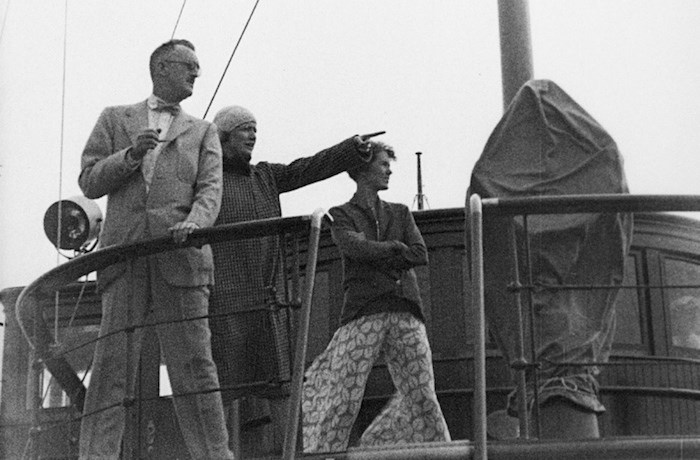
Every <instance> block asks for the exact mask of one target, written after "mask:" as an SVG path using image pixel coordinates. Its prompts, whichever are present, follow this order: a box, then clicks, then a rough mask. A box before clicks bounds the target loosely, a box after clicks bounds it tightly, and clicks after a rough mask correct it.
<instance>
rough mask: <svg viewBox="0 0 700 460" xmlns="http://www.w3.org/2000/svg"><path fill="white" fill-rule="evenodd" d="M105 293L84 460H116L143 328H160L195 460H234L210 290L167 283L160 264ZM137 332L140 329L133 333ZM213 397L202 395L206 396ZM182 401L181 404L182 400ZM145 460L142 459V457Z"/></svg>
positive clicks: (138, 263)
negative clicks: (215, 355)
mask: <svg viewBox="0 0 700 460" xmlns="http://www.w3.org/2000/svg"><path fill="white" fill-rule="evenodd" d="M125 264H126V271H125V273H124V275H123V276H121V277H120V278H118V279H116V280H115V281H113V282H112V283H110V284H109V285H108V286H106V287H105V289H104V291H103V293H102V322H101V325H100V337H102V338H101V339H100V340H99V341H98V342H97V344H96V347H95V354H94V358H93V368H92V376H91V377H90V382H89V386H88V390H87V395H86V400H85V408H84V416H83V420H82V423H81V427H80V459H91V460H92V459H117V458H118V457H119V451H120V444H121V440H122V436H123V433H124V425H125V416H126V409H125V405H124V403H125V402H128V401H129V400H130V399H131V398H133V397H134V388H135V382H136V373H137V370H138V364H139V356H140V349H141V339H142V337H143V333H144V328H143V327H140V326H142V325H148V324H151V325H155V330H156V332H157V335H158V339H159V342H160V345H161V355H162V357H163V359H164V361H165V364H166V366H167V370H168V376H169V378H170V382H171V385H172V390H173V401H174V406H175V413H176V415H177V419H178V422H179V425H180V430H181V432H182V435H183V437H184V440H185V444H186V446H187V448H188V450H189V454H190V456H191V457H192V458H193V459H204V458H206V459H231V458H233V455H232V454H231V452H230V450H229V448H228V433H227V431H226V424H225V420H224V414H223V407H222V404H221V395H220V393H219V392H217V391H212V390H216V389H217V388H218V387H219V380H218V377H217V373H216V365H215V364H214V362H213V360H212V356H211V344H210V338H211V334H210V331H209V322H208V320H207V319H206V318H204V319H197V320H194V321H188V319H190V318H197V317H203V316H205V315H207V310H208V300H209V288H208V287H207V286H195V287H181V286H173V285H170V284H168V283H167V282H166V280H165V279H163V277H162V276H161V274H160V271H159V270H158V267H157V262H156V260H155V258H139V259H135V260H132V261H127V262H125ZM131 326H136V327H135V328H133V329H130V327H131ZM208 390H209V392H208V393H199V392H206V391H208ZM178 395H182V396H178ZM135 456H136V457H138V456H139V454H138V453H136V454H135Z"/></svg>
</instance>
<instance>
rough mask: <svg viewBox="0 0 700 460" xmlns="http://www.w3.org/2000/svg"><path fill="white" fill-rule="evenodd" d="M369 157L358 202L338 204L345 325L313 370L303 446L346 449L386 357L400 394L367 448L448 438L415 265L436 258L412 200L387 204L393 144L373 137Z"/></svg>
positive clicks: (358, 178) (336, 235)
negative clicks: (370, 381)
mask: <svg viewBox="0 0 700 460" xmlns="http://www.w3.org/2000/svg"><path fill="white" fill-rule="evenodd" d="M370 153H371V155H372V159H371V162H370V163H368V164H366V165H365V166H362V167H360V168H358V169H356V170H353V171H350V173H349V174H350V177H351V178H352V179H353V180H354V181H355V182H356V183H357V192H356V193H355V195H354V196H353V197H352V199H351V200H350V201H349V202H348V203H345V204H343V205H342V206H337V207H334V208H331V210H330V214H331V216H332V217H333V224H332V227H331V231H332V235H333V241H334V242H335V243H336V245H337V246H338V248H339V249H340V254H341V258H342V263H343V289H344V292H345V297H344V302H343V309H342V312H341V318H340V322H341V327H340V328H339V329H338V330H337V331H336V332H335V334H334V335H333V338H332V339H331V341H330V343H329V344H328V346H327V348H326V350H325V351H324V352H322V353H321V354H320V355H319V356H318V357H317V358H316V359H315V360H314V362H313V363H312V365H311V366H310V367H309V369H308V370H307V372H306V376H305V377H306V379H305V382H304V386H303V396H302V412H303V421H302V428H303V438H304V451H305V452H337V451H345V450H346V449H347V447H348V442H349V438H350V432H351V430H352V426H353V423H354V422H355V419H356V418H357V414H358V413H359V411H360V405H361V404H362V398H363V395H364V391H365V385H366V383H367V378H368V377H369V374H370V371H371V370H372V366H373V365H374V364H375V363H376V362H377V361H378V360H379V359H383V360H384V361H385V362H386V365H387V368H388V370H389V374H390V375H391V378H392V380H393V382H394V386H395V389H396V392H395V393H394V395H393V397H392V398H391V399H390V401H389V402H388V403H387V405H386V406H385V407H384V409H382V411H381V413H380V414H379V415H378V416H377V417H376V418H375V419H374V420H373V421H372V423H371V424H370V425H369V427H367V429H366V430H365V431H364V433H363V434H362V437H361V438H360V442H359V443H360V446H374V445H383V444H399V443H410V442H423V441H449V440H450V439H451V438H450V433H449V431H448V428H447V424H446V423H445V419H444V417H443V414H442V410H441V408H440V404H439V403H438V400H437V395H436V394H435V379H434V375H433V362H432V354H431V350H430V344H429V343H428V337H427V335H426V330H425V324H424V321H425V319H424V316H423V312H422V302H421V298H420V293H419V290H418V282H417V278H416V273H415V271H414V270H413V267H416V266H419V265H426V264H427V263H428V251H427V248H426V246H425V242H424V241H423V237H422V236H421V234H420V231H419V230H418V227H417V226H416V224H415V222H414V220H413V215H412V214H411V212H410V210H409V209H408V207H407V206H405V205H402V204H398V203H388V202H385V201H382V200H381V199H380V198H379V196H378V194H377V192H379V191H380V190H386V189H388V188H389V177H390V175H391V166H390V163H391V161H392V160H394V159H395V154H394V151H393V149H392V148H391V147H389V146H388V145H386V144H383V143H381V142H372V143H371V149H370Z"/></svg>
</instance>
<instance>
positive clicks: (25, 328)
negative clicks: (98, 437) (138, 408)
mask: <svg viewBox="0 0 700 460" xmlns="http://www.w3.org/2000/svg"><path fill="white" fill-rule="evenodd" d="M324 215H325V212H324V211H323V210H322V209H318V210H316V211H315V212H314V213H313V214H312V215H310V216H296V217H287V218H270V219H261V220H256V221H247V222H239V223H234V224H228V225H221V226H215V227H210V228H205V229H198V230H195V231H194V232H193V233H192V234H191V235H190V236H189V237H188V239H187V241H186V242H185V243H183V244H176V243H174V241H173V240H172V238H171V237H161V238H155V239H150V240H144V241H139V242H135V243H130V244H126V245H120V246H113V247H108V248H103V249H99V250H96V251H94V252H91V253H88V254H85V255H81V256H79V257H76V258H74V259H72V260H70V261H68V262H66V263H64V264H62V265H59V266H57V267H55V268H54V269H52V270H50V271H48V272H46V273H45V274H44V275H42V276H40V277H39V278H38V279H36V280H35V281H34V282H32V283H31V284H29V285H28V286H26V287H25V288H24V289H23V290H22V292H21V293H20V294H19V297H18V298H17V301H16V303H15V313H16V318H17V322H18V324H19V327H20V329H21V330H22V332H23V334H24V336H25V337H26V339H27V340H28V342H29V344H30V347H31V348H32V350H33V352H34V356H33V359H34V360H35V362H36V363H37V366H38V367H37V369H39V368H40V367H41V366H44V367H45V368H46V369H47V370H48V372H49V373H50V374H51V377H52V379H53V380H55V381H56V382H57V383H58V384H59V385H60V387H61V388H62V390H63V391H64V392H65V393H66V394H67V395H68V397H69V398H70V402H71V404H72V405H73V406H74V407H75V408H76V410H77V411H78V412H79V413H81V414H82V412H83V403H84V398H85V392H86V388H85V385H84V383H83V379H82V378H80V377H79V376H78V374H77V373H76V371H75V370H74V369H73V367H72V366H71V364H70V362H69V355H70V353H72V352H75V351H76V350H78V349H82V348H85V347H88V346H89V345H91V344H94V342H96V341H97V340H100V339H101V338H104V337H97V338H95V339H92V340H88V341H85V342H83V343H80V344H78V345H77V346H72V347H66V346H61V345H59V344H58V343H57V335H58V329H57V326H55V327H54V328H52V325H50V324H49V321H47V320H46V316H47V313H46V311H45V309H46V305H47V304H50V303H51V301H52V299H54V298H55V296H56V295H57V292H59V290H60V289H61V288H63V287H64V286H66V285H68V284H69V283H72V282H75V281H77V280H78V279H79V278H81V277H83V276H87V275H88V274H90V273H93V272H95V271H98V270H102V269H104V268H106V267H108V266H110V265H113V264H116V263H119V262H126V261H129V260H133V259H136V258H139V257H145V256H149V255H153V254H157V253H161V252H165V251H170V250H174V249H178V248H182V247H190V246H194V247H201V246H203V245H207V244H214V243H219V242H224V241H231V240H240V239H247V238H260V237H264V236H278V237H279V238H280V239H284V238H288V239H289V240H292V242H291V243H290V244H289V246H290V247H291V249H290V250H289V251H288V252H291V255H290V257H291V258H292V259H293V263H291V264H290V265H291V267H283V271H288V272H289V273H286V274H285V275H284V276H285V277H286V276H288V277H289V279H287V278H285V282H284V286H283V287H282V288H283V289H284V290H288V289H289V290H291V291H292V292H285V293H284V295H285V298H286V299H290V298H292V299H293V301H292V302H291V303H293V304H294V305H293V306H294V307H297V308H298V309H300V313H299V321H298V326H297V327H298V329H297V331H296V334H293V333H292V332H290V331H288V333H289V335H288V338H289V340H290V341H291V337H292V336H294V335H296V344H295V346H294V350H293V355H292V356H291V362H290V363H287V364H288V366H289V367H291V369H289V370H290V371H291V372H290V375H288V378H287V381H285V382H278V383H283V384H285V385H288V388H289V387H291V389H290V390H288V392H289V393H290V394H289V397H290V399H291V401H297V404H290V406H289V412H290V413H289V420H290V423H289V424H288V427H287V433H286V436H285V445H284V456H285V458H293V456H294V451H295V449H296V433H297V430H298V419H299V410H300V405H299V403H298V401H300V399H301V384H302V380H303V368H304V363H305V360H306V356H305V355H306V349H307V342H308V329H309V314H310V309H311V301H312V293H313V286H314V277H315V270H316V261H317V255H318V244H319V238H320V232H321V226H322V221H323V217H324ZM303 238H307V241H308V243H307V245H306V246H305V248H303V249H305V250H306V258H305V261H302V260H301V259H300V252H301V251H302V250H303V249H301V248H300V246H301V245H300V244H299V242H300V240H302V239H303ZM280 244H281V249H280V250H281V251H282V252H284V251H285V250H286V249H289V248H285V244H284V243H280ZM282 257H283V258H284V257H285V256H284V255H283V256H282ZM282 264H283V265H285V261H284V260H283V261H282ZM302 269H303V270H304V274H303V275H302V274H301V273H300V271H301V270H302ZM300 283H303V287H302V289H301V290H300V289H299V284H300ZM290 286H291V287H290ZM300 291H301V292H300ZM206 318H211V315H208V316H207V317H206ZM199 319H202V318H191V320H199ZM55 321H58V315H56V318H55ZM149 326H153V324H152V323H149V324H143V325H135V326H132V327H130V328H128V329H129V330H126V329H125V330H122V331H116V333H128V332H132V330H133V329H135V328H139V327H149ZM288 326H289V327H292V326H291V322H289V323H288ZM54 329H55V331H54ZM290 348H291V344H290ZM86 373H87V372H86ZM83 378H84V377H83ZM257 383H258V384H259V383H261V382H257ZM263 383H264V382H263ZM245 386H246V385H245V384H243V385H240V388H239V387H238V386H237V388H235V390H237V391H245V390H246V389H245V388H243V387H245ZM224 390H230V388H217V389H214V390H211V391H224ZM32 393H33V396H31V397H30V399H31V401H30V406H31V407H32V408H33V411H34V413H35V414H36V413H37V412H38V410H39V409H40V408H41V407H42V404H43V402H42V400H41V396H40V395H39V394H38V392H32ZM173 396H174V397H177V396H182V395H173ZM135 402H136V401H135V396H134V395H133V394H127V396H126V397H125V400H124V401H122V402H121V403H120V404H122V405H125V407H128V406H132V405H133V404H134V403H135ZM110 407H112V406H110ZM110 407H107V408H103V409H101V410H106V409H109V408H110ZM88 415H91V414H82V415H80V416H77V417H74V418H72V419H71V420H69V421H68V422H76V421H78V420H80V418H81V417H85V416H88ZM32 418H33V422H32V424H33V425H34V426H33V428H32V430H31V432H32V433H37V432H39V431H40V425H41V423H42V422H41V421H40V420H39V418H38V417H37V416H36V415H34V416H33V417H32ZM29 441H30V442H31V441H32V439H31V436H30V440H29ZM30 457H31V456H30Z"/></svg>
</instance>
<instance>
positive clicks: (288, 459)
mask: <svg viewBox="0 0 700 460" xmlns="http://www.w3.org/2000/svg"><path fill="white" fill-rule="evenodd" d="M324 215H325V212H324V211H323V210H322V209H317V210H316V211H314V213H313V215H312V216H311V234H310V235H309V245H308V248H307V256H306V272H305V276H304V292H303V294H302V303H301V314H300V317H299V331H298V332H297V338H296V348H295V349H294V363H293V367H292V389H291V394H290V396H289V406H288V413H287V423H289V425H288V426H287V431H286V433H285V435H284V450H283V452H282V458H283V459H284V460H292V459H293V458H294V456H295V452H296V445H297V430H298V429H299V413H300V412H301V392H302V385H303V383H304V366H305V364H306V347H307V345H308V342H309V319H310V317H311V301H312V298H313V292H314V281H315V277H316V260H317V259H318V241H319V239H320V236H321V223H322V220H323V216H324Z"/></svg>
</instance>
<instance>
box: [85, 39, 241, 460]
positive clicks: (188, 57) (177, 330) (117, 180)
mask: <svg viewBox="0 0 700 460" xmlns="http://www.w3.org/2000/svg"><path fill="white" fill-rule="evenodd" d="M150 72H151V79H152V81H153V94H152V95H151V96H150V97H149V98H148V99H147V100H145V101H142V102H139V103H137V104H134V105H126V106H118V107H109V108H107V109H105V110H104V111H103V112H102V114H101V115H100V117H99V120H98V121H97V124H96V126H95V127H94V129H93V131H92V134H91V135H90V138H89V139H88V142H87V145H86V146H85V149H84V151H83V155H82V171H81V173H80V179H79V183H80V187H81V189H82V190H83V193H84V194H85V196H86V197H88V198H93V199H95V198H100V197H102V196H105V195H107V197H108V198H107V199H108V202H107V212H106V216H105V220H104V222H103V226H102V231H101V235H100V244H101V246H103V247H106V246H113V245H118V244H124V243H130V242H134V241H138V240H145V239H149V238H154V237H159V236H164V235H168V234H170V235H172V237H173V239H174V240H175V242H178V243H183V242H184V241H185V240H186V239H187V237H188V235H189V234H190V233H191V232H192V231H193V230H195V229H197V228H202V227H207V226H211V225H213V223H214V221H215V219H216V217H217V215H218V213H219V208H220V205H221V188H222V186H221V181H222V179H221V177H222V159H221V144H220V142H219V138H218V135H217V130H216V127H215V126H214V125H213V124H211V123H209V122H206V121H203V120H198V119H196V118H194V117H192V116H190V115H188V114H186V113H184V112H183V111H182V110H181V109H180V106H179V102H180V101H182V100H183V99H186V98H187V97H189V96H191V95H192V90H193V86H194V81H195V79H196V78H197V77H198V76H199V63H198V61H197V56H196V54H195V51H194V46H193V45H192V44H191V43H190V42H188V41H186V40H171V41H169V42H167V43H164V44H163V45H161V46H160V47H158V48H157V49H156V50H155V51H154V52H153V54H152V55H151V59H150ZM213 282H214V268H213V262H212V253H211V248H210V247H209V246H208V245H207V246H204V247H202V248H194V247H183V248H180V249H176V250H174V251H170V252H165V253H160V254H157V255H154V256H149V257H143V258H138V259H136V260H131V261H126V262H122V263H118V264H116V265H113V266H111V267H108V268H107V269H105V270H103V271H101V272H99V273H98V285H99V287H100V289H101V293H102V323H101V326H100V336H106V337H105V338H103V339H101V340H100V341H98V342H97V345H96V348H95V356H94V360H93V370H92V377H91V379H90V384H89V387H88V390H87V396H86V401H85V409H84V418H83V420H82V424H81V432H80V458H81V459H95V458H118V456H119V450H120V444H121V439H122V435H123V432H124V425H125V423H124V420H125V410H126V409H125V406H127V405H128V403H129V402H130V400H131V398H133V396H134V383H135V375H136V369H137V368H138V359H139V355H140V343H141V338H142V336H143V331H144V329H143V328H142V327H140V326H141V325H144V324H157V326H156V327H155V330H156V332H157V335H158V339H159V341H160V344H161V350H162V356H163V358H164V360H165V364H166V366H167V369H168V375H169V377H170V382H171V385H172V389H173V396H174V404H175V412H176V414H177V418H178V421H179V424H180V429H181V431H182V434H183V437H184V439H185V444H186V445H187V448H188V450H189V454H190V456H191V457H192V458H196V459H200V458H201V459H204V458H206V459H218V458H233V455H232V454H231V452H230V450H229V448H228V435H227V432H226V426H225V422H224V416H223V409H222V405H221V396H220V394H219V393H218V392H211V391H210V392H208V393H206V391H207V390H213V389H216V388H218V386H219V381H218V377H217V373H216V366H215V365H214V362H213V361H212V357H211V345H210V331H209V324H208V321H207V320H206V319H197V320H193V321H182V320H183V319H185V320H186V319H188V318H198V317H202V316H205V315H207V310H208V301H209V287H210V286H211V285H212V284H213ZM134 326H135V327H134ZM115 331H118V332H116V333H115ZM110 334H111V335H110ZM202 391H204V392H205V393H200V392H202ZM180 395H182V396H180ZM138 455H139V453H135V454H134V456H138Z"/></svg>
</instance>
